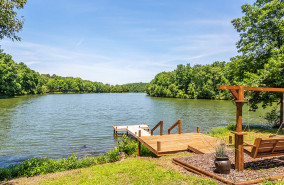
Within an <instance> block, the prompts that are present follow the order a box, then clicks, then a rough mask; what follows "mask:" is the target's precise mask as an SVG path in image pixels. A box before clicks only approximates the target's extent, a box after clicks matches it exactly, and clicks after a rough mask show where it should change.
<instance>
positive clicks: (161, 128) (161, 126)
mask: <svg viewBox="0 0 284 185" xmlns="http://www.w3.org/2000/svg"><path fill="white" fill-rule="evenodd" d="M161 122H162V123H161V125H160V136H162V135H163V121H161Z"/></svg>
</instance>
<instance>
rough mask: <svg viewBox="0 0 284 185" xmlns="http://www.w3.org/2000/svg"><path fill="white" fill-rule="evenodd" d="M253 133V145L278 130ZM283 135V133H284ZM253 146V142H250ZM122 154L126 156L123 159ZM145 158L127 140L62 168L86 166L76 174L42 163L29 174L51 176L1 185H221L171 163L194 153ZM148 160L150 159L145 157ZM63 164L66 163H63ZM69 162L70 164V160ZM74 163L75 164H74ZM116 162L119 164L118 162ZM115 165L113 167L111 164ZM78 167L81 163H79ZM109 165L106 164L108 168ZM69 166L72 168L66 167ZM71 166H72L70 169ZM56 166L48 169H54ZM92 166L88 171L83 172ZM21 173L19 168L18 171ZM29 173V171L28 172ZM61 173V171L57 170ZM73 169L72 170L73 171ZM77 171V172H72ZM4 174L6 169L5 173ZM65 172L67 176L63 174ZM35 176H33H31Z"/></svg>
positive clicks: (219, 131)
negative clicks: (175, 158)
mask: <svg viewBox="0 0 284 185" xmlns="http://www.w3.org/2000/svg"><path fill="white" fill-rule="evenodd" d="M233 129H234V126H233V125H228V126H227V127H216V128H213V129H211V130H210V131H209V133H208V134H209V135H211V136H214V137H217V138H220V139H225V140H226V138H228V137H229V135H230V134H231V133H230V131H231V130H233ZM250 131H251V132H250V133H249V135H248V136H246V138H245V140H246V141H248V142H250V140H254V139H253V138H254V137H268V136H269V135H271V134H275V133H276V129H270V128H265V127H259V126H257V127H256V126H251V128H250ZM281 134H282V133H281ZM251 143H252V142H251ZM121 154H123V155H121ZM142 155H143V156H144V157H137V142H136V141H133V140H129V139H128V138H127V137H126V136H124V137H123V139H122V140H121V141H120V142H119V144H118V148H116V149H114V150H111V151H109V152H107V153H106V154H104V155H101V156H99V157H93V158H89V160H88V161H89V163H87V162H86V160H87V158H85V159H84V160H85V162H83V161H84V160H82V159H79V160H77V159H73V164H72V162H70V163H67V162H65V163H62V162H61V165H62V164H64V165H63V166H65V167H66V166H67V167H68V166H69V167H70V166H73V167H74V166H75V167H76V165H74V164H75V163H76V161H80V160H81V162H80V163H81V164H85V166H81V167H80V166H79V165H77V168H80V169H77V170H71V171H65V170H70V168H69V169H68V168H66V169H64V168H61V170H59V171H57V173H54V172H56V171H53V172H47V171H46V170H43V169H48V168H47V167H46V164H44V163H41V164H42V165H44V166H45V168H44V167H43V166H40V165H39V164H35V163H34V166H33V167H30V171H33V172H40V171H41V170H42V171H41V172H40V173H38V174H36V173H34V174H33V175H32V176H35V175H40V174H46V173H52V174H47V175H40V176H37V177H29V176H31V175H22V176H26V177H22V178H18V179H14V180H10V181H3V182H2V184H98V183H102V184H108V183H112V184H135V183H137V182H139V183H141V184H169V183H170V184H219V183H220V182H216V181H214V180H212V179H209V178H202V177H201V176H197V175H194V174H192V173H190V172H188V171H186V170H184V169H183V168H180V167H178V166H176V165H174V164H173V163H172V158H174V157H186V156H189V157H190V156H192V155H195V154H193V153H188V152H185V153H179V154H175V155H170V156H164V157H160V158H155V157H153V155H152V153H151V152H150V151H149V150H147V148H146V147H143V148H142ZM146 156H148V157H146ZM125 157H126V159H125ZM60 160H63V159H60ZM63 161H64V160H63ZM67 161H68V160H67ZM71 161H72V160H71ZM116 161H117V162H116ZM110 162H112V163H110ZM77 163H79V162H77ZM105 163H107V164H105ZM67 164H70V165H67ZM71 164H72V165H71ZM55 166H56V165H53V166H49V167H50V168H51V167H53V168H51V169H54V168H55ZM86 166H90V167H87V168H83V167H86ZM16 169H18V170H19V168H16ZM27 169H28V168H27ZM57 169H60V168H57ZM71 169H72V168H71ZM73 169H74V168H73ZM2 171H3V169H2ZM62 171H65V172H62ZM30 174H32V173H30ZM0 175H1V176H2V175H3V174H0ZM271 183H273V184H283V183H284V180H280V181H277V182H275V181H273V182H270V181H267V182H265V183H264V184H271Z"/></svg>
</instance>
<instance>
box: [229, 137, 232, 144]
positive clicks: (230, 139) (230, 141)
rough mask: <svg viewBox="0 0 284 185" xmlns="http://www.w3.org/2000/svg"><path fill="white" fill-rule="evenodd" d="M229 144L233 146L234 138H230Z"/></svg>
mask: <svg viewBox="0 0 284 185" xmlns="http://www.w3.org/2000/svg"><path fill="white" fill-rule="evenodd" d="M229 144H233V137H232V136H229Z"/></svg>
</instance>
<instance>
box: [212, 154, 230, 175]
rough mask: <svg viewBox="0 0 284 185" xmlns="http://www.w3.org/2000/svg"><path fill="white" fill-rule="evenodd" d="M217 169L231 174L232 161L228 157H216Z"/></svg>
mask: <svg viewBox="0 0 284 185" xmlns="http://www.w3.org/2000/svg"><path fill="white" fill-rule="evenodd" d="M214 164H215V167H216V169H217V171H218V172H219V173H221V174H229V173H230V169H231V161H230V160H229V158H228V157H216V158H215V161H214Z"/></svg>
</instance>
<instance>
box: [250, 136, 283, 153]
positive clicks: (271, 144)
mask: <svg viewBox="0 0 284 185" xmlns="http://www.w3.org/2000/svg"><path fill="white" fill-rule="evenodd" d="M251 153H252V157H253V158H257V157H268V156H276V155H281V154H284V138H283V137H282V138H280V137H275V138H256V139H255V141H254V147H253V148H252V151H251Z"/></svg>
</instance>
